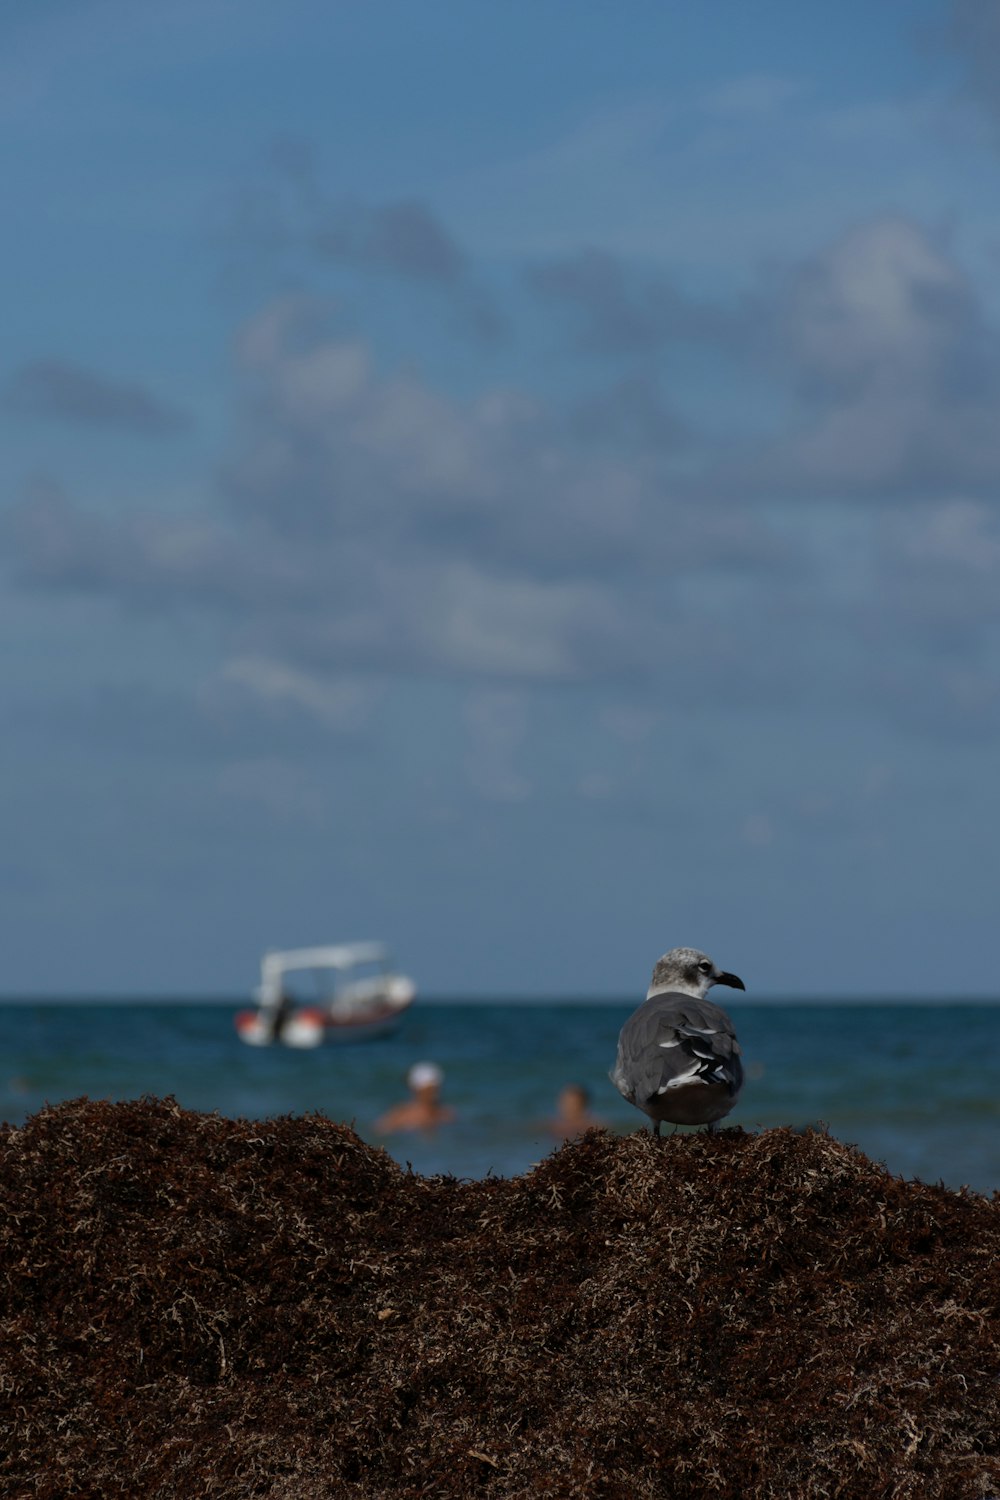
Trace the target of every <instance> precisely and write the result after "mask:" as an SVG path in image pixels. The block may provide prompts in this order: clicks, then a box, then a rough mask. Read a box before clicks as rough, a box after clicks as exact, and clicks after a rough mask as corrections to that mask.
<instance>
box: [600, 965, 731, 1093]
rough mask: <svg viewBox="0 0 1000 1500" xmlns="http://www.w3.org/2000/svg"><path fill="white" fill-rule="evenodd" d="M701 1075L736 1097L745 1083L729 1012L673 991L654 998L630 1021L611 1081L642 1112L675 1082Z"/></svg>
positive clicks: (704, 1079)
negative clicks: (692, 1074) (688, 1075)
mask: <svg viewBox="0 0 1000 1500" xmlns="http://www.w3.org/2000/svg"><path fill="white" fill-rule="evenodd" d="M692 1069H695V1070H697V1074H698V1076H699V1078H701V1079H702V1080H703V1081H704V1082H706V1083H708V1082H711V1083H720V1084H721V1083H724V1084H725V1085H726V1086H727V1088H728V1089H729V1092H730V1094H731V1096H732V1097H733V1098H735V1096H736V1095H737V1094H738V1093H739V1091H740V1088H741V1087H742V1084H743V1065H742V1063H741V1062H740V1045H739V1043H738V1042H737V1040H736V1032H735V1031H734V1029H733V1023H732V1021H731V1020H730V1019H729V1017H728V1016H727V1015H726V1012H725V1011H724V1010H722V1009H721V1007H720V1006H718V1005H713V1004H712V1002H711V1000H697V999H695V998H694V996H692V995H684V994H681V993H680V992H668V993H667V994H663V995H654V996H653V997H652V999H650V1000H647V1001H645V1003H644V1004H642V1005H640V1006H639V1009H638V1010H637V1011H635V1012H634V1013H633V1014H632V1015H631V1016H630V1017H629V1018H628V1020H627V1021H626V1022H625V1025H624V1026H623V1027H622V1029H621V1035H620V1037H619V1039H618V1058H617V1062H616V1064H615V1070H614V1073H612V1075H611V1076H612V1080H613V1082H614V1083H615V1086H616V1087H617V1088H618V1089H619V1091H620V1092H621V1093H622V1094H624V1095H625V1097H626V1098H627V1099H631V1101H632V1102H633V1103H635V1104H637V1105H639V1107H640V1108H642V1107H643V1105H644V1104H645V1103H646V1102H647V1101H648V1100H649V1099H651V1098H653V1096H654V1095H656V1094H657V1093H659V1092H660V1091H661V1090H662V1089H663V1088H664V1087H665V1086H666V1085H667V1084H668V1083H669V1081H670V1079H672V1078H676V1077H678V1076H679V1075H680V1074H685V1073H688V1072H690V1071H691V1070H692Z"/></svg>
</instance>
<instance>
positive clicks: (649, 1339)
mask: <svg viewBox="0 0 1000 1500" xmlns="http://www.w3.org/2000/svg"><path fill="white" fill-rule="evenodd" d="M0 1163H2V1165H0V1196H2V1206H3V1214H2V1220H0V1391H2V1408H0V1431H2V1437H0V1493H2V1494H3V1495H5V1496H28V1495H30V1496H32V1497H39V1500H63V1497H66V1496H101V1497H105V1500H110V1497H128V1500H135V1497H137V1496H142V1497H144V1500H145V1497H150V1500H154V1497H175V1496H181V1497H188V1496H214V1497H220V1500H223V1497H224V1500H237V1497H244V1496H261V1497H263V1496H267V1497H270V1500H314V1497H339V1496H348V1495H351V1496H353V1495H356V1496H361V1497H365V1496H379V1497H382V1496H414V1497H415V1496H423V1495H426V1496H435V1497H437V1496H463V1497H464V1496H469V1495H483V1496H552V1497H559V1500H566V1497H573V1496H594V1497H609V1500H617V1497H621V1500H626V1497H627V1500H637V1497H643V1496H656V1497H662V1496H667V1497H675V1496H677V1497H682V1496H690V1497H698V1500H702V1497H704V1496H707V1495H711V1496H713V1497H732V1500H754V1497H763V1496H768V1497H774V1500H789V1497H812V1496H841V1497H858V1500H862V1497H863V1500H878V1497H883V1496H885V1497H888V1496H892V1497H904V1496H907V1497H910V1496H912V1497H920V1500H932V1497H937V1496H940V1497H943V1500H961V1497H966V1496H969V1497H971V1496H979V1497H983V1496H986V1495H992V1494H994V1493H997V1494H1000V1341H998V1331H1000V1203H997V1202H994V1203H990V1202H987V1201H986V1200H984V1199H982V1198H978V1197H976V1196H974V1195H971V1194H967V1193H955V1192H951V1191H948V1190H946V1189H944V1188H935V1187H928V1186H925V1185H922V1184H918V1183H909V1182H903V1181H900V1180H898V1179H896V1178H894V1177H891V1176H889V1175H887V1174H886V1172H885V1171H884V1170H883V1169H882V1168H881V1167H878V1166H876V1165H874V1164H873V1163H872V1162H870V1161H868V1160H867V1159H866V1158H865V1157H864V1156H863V1155H861V1154H860V1153H859V1152H857V1151H855V1150H853V1149H851V1148H849V1147H847V1146H844V1145H841V1144H839V1143H838V1142H837V1141H834V1140H831V1139H830V1138H829V1137H828V1136H827V1135H825V1134H823V1133H820V1132H814V1131H809V1132H806V1133H805V1134H802V1135H799V1134H796V1133H794V1132H792V1131H789V1130H769V1131H765V1132H763V1133H762V1134H759V1135H746V1134H744V1133H743V1132H742V1131H740V1130H726V1131H722V1132H720V1133H718V1134H716V1135H705V1134H702V1135H693V1134H689V1135H678V1136H674V1137H672V1138H668V1139H664V1140H663V1141H654V1140H653V1139H652V1137H651V1136H650V1135H649V1134H648V1132H645V1131H641V1132H638V1133H637V1134H635V1135H631V1136H627V1137H624V1138H620V1137H615V1136H612V1135H609V1134H607V1133H605V1132H603V1131H596V1132H590V1133H589V1134H588V1135H587V1136H585V1137H584V1138H583V1139H582V1140H580V1141H578V1142H576V1143H573V1144H570V1145H567V1146H564V1147H563V1148H562V1149H560V1150H558V1151H556V1152H554V1153H553V1154H552V1155H551V1156H550V1157H549V1158H548V1159H547V1160H545V1161H544V1162H542V1163H541V1165H540V1166H538V1167H537V1168H535V1170H534V1171H532V1172H530V1173H528V1174H527V1175H526V1176H524V1177H519V1178H514V1179H511V1180H509V1181H508V1180H503V1179H486V1180H485V1181H481V1182H457V1181H454V1180H452V1179H450V1178H421V1177H417V1176H414V1175H413V1174H411V1173H408V1172H405V1171H402V1170H401V1169H400V1168H398V1167H397V1166H396V1165H395V1163H394V1162H393V1161H392V1160H391V1159H390V1158H389V1157H388V1156H387V1155H386V1154H385V1152H383V1151H381V1150H378V1149H376V1148H373V1147H370V1146H367V1145H365V1144H364V1143H363V1142H362V1141H361V1140H359V1139H358V1137H357V1136H356V1135H354V1134H353V1132H352V1131H350V1130H349V1129H347V1128H346V1127H344V1126H341V1125H336V1124H334V1123H332V1122H331V1121H329V1120H327V1119H325V1118H323V1117H322V1116H316V1115H309V1116H306V1117H303V1118H283V1119H277V1120H267V1121H247V1120H227V1119H221V1118H219V1117H218V1116H214V1115H201V1114H194V1113H190V1112H188V1111H185V1110H182V1109H181V1108H179V1107H178V1106H177V1104H175V1103H174V1102H173V1101H172V1100H169V1099H168V1100H155V1099H147V1100H143V1101H141V1102H136V1103H125V1104H109V1103H91V1102H89V1101H87V1100H78V1101H75V1102H73V1103H69V1104H63V1105H60V1106H58V1107H56V1108H51V1109H46V1110H44V1111H43V1112H42V1113H41V1114H39V1115H37V1116H35V1117H34V1118H33V1119H31V1120H29V1121H28V1122H27V1124H25V1125H24V1126H23V1127H22V1128H20V1129H13V1128H11V1127H9V1126H5V1127H3V1129H2V1131H0Z"/></svg>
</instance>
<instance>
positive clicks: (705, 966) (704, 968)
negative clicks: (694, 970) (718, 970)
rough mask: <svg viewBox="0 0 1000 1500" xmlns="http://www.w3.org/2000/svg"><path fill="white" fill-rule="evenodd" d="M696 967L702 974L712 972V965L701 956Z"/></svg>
mask: <svg viewBox="0 0 1000 1500" xmlns="http://www.w3.org/2000/svg"><path fill="white" fill-rule="evenodd" d="M698 967H699V969H700V970H701V972H702V973H703V974H711V972H712V965H711V964H710V963H709V961H708V959H707V958H703V959H702V961H701V963H700V964H699V965H698Z"/></svg>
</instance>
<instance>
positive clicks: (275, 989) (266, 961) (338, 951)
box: [258, 943, 389, 1005]
mask: <svg viewBox="0 0 1000 1500" xmlns="http://www.w3.org/2000/svg"><path fill="white" fill-rule="evenodd" d="M388 962H389V951H388V949H387V948H386V946H385V944H384V943H336V944H333V945H330V946H327V947H324V948H288V949H285V950H283V951H281V952H276V951H273V952H270V953H265V954H264V957H263V958H262V959H261V961H260V989H259V991H258V998H259V1000H260V1003H261V1004H262V1005H277V1003H278V1001H279V1000H280V998H281V991H282V981H283V979H284V976H285V975H286V974H288V973H290V972H291V971H292V970H295V969H340V970H345V969H353V968H355V967H356V966H357V965H358V964H383V965H387V964H388Z"/></svg>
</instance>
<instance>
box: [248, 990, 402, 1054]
mask: <svg viewBox="0 0 1000 1500" xmlns="http://www.w3.org/2000/svg"><path fill="white" fill-rule="evenodd" d="M411 1004H412V998H411V999H407V1000H405V1001H402V1002H396V1003H393V1004H387V1005H385V1006H384V1007H380V1008H375V1007H370V1008H369V1009H368V1010H367V1011H366V1012H363V1013H361V1012H359V1013H356V1014H349V1013H341V1014H339V1015H338V1014H336V1013H335V1012H334V1011H323V1010H321V1009H319V1008H318V1007H315V1006H305V1007H302V1008H301V1009H299V1010H297V1011H294V1012H293V1013H292V1014H291V1015H290V1016H288V1017H287V1019H286V1020H285V1022H284V1024H283V1025H282V1027H281V1030H280V1033H279V1035H278V1036H277V1037H276V1036H275V1035H274V1028H273V1024H272V1021H271V1018H270V1017H269V1016H267V1015H265V1014H262V1013H261V1011H259V1010H243V1011H240V1012H239V1014H238V1015H237V1017H236V1032H237V1035H238V1036H239V1038H240V1041H242V1042H246V1043H247V1045H248V1046H250V1047H273V1046H279V1047H296V1048H307V1047H319V1046H322V1045H324V1044H325V1043H331V1044H333V1045H334V1046H339V1045H344V1044H345V1043H350V1042H371V1041H377V1040H378V1038H379V1037H384V1036H390V1035H391V1034H392V1032H394V1031H395V1030H396V1028H397V1026H398V1025H399V1023H400V1021H401V1020H402V1019H403V1016H404V1015H405V1014H406V1012H407V1011H408V1010H409V1008H410V1005H411Z"/></svg>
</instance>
